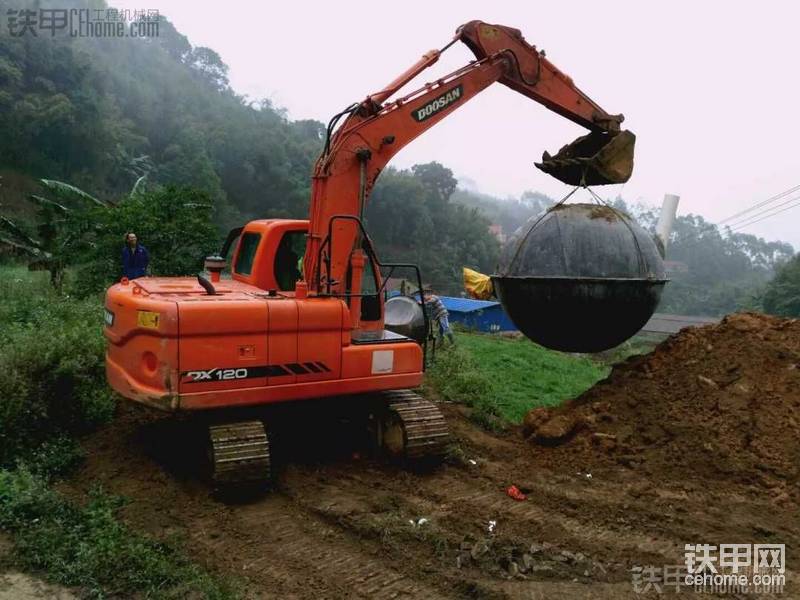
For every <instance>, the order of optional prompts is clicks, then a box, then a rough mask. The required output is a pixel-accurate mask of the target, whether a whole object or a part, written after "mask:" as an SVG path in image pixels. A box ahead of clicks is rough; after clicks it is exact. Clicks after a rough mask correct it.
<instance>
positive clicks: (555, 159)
mask: <svg viewBox="0 0 800 600" xmlns="http://www.w3.org/2000/svg"><path fill="white" fill-rule="evenodd" d="M635 143H636V136H635V135H634V134H633V133H631V132H630V131H627V130H625V131H620V132H619V133H605V132H596V131H593V132H592V133H590V134H588V135H584V136H582V137H579V138H578V139H577V140H575V141H574V142H572V143H571V144H567V145H566V146H564V147H563V148H561V150H559V151H558V154H556V155H555V156H550V154H549V153H547V152H545V153H544V154H543V155H542V162H540V163H536V166H537V167H538V168H539V169H541V170H542V171H544V172H545V173H547V174H548V175H552V176H553V177H555V178H556V179H558V180H559V181H563V182H564V183H566V184H568V185H582V186H587V185H607V184H611V183H625V182H626V181H628V179H630V177H631V173H632V172H633V146H634V144H635Z"/></svg>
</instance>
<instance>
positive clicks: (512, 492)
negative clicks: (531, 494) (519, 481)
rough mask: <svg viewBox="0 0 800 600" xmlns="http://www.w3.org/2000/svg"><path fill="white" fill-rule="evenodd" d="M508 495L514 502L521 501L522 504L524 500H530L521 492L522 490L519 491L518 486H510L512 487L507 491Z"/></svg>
mask: <svg viewBox="0 0 800 600" xmlns="http://www.w3.org/2000/svg"><path fill="white" fill-rule="evenodd" d="M506 494H508V495H509V496H510V497H512V498H513V499H514V500H519V501H520V502H521V501H522V500H527V499H528V497H527V496H526V495H525V494H523V493H522V492H521V491H520V489H519V488H518V487H517V486H515V485H512V486H510V487H509V488H508V489H507V490H506Z"/></svg>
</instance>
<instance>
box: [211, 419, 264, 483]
mask: <svg viewBox="0 0 800 600" xmlns="http://www.w3.org/2000/svg"><path fill="white" fill-rule="evenodd" d="M208 438H209V447H208V455H209V456H208V458H209V462H210V468H211V480H212V482H213V483H214V485H217V486H229V485H239V484H242V485H244V484H252V485H258V484H264V485H265V484H267V483H269V482H270V480H271V478H272V477H271V476H272V473H271V466H272V465H271V460H270V448H269V438H268V437H267V431H266V428H265V427H264V423H263V421H259V420H251V421H239V422H232V423H219V424H215V425H210V426H209V427H208Z"/></svg>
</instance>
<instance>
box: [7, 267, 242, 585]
mask: <svg viewBox="0 0 800 600" xmlns="http://www.w3.org/2000/svg"><path fill="white" fill-rule="evenodd" d="M0 297H2V298H3V302H2V303H0V373H3V376H2V377H0V529H2V530H4V531H6V532H8V533H9V534H10V535H11V536H12V538H13V541H14V556H13V560H14V562H15V563H16V564H18V565H19V566H20V567H22V568H24V569H27V570H30V571H35V572H39V573H42V574H43V576H44V577H45V578H46V579H48V580H49V581H52V582H56V583H60V584H63V585H68V586H78V587H80V588H82V590H81V591H82V593H84V594H85V595H88V596H90V597H94V598H103V597H122V596H124V597H131V596H133V597H144V598H187V597H189V598H212V599H216V598H231V597H236V596H237V594H236V590H235V589H234V588H232V587H231V586H230V585H229V584H227V583H226V582H223V581H221V580H219V579H218V578H216V577H214V576H213V575H211V574H209V573H208V572H206V571H205V570H204V569H202V568H200V567H199V566H197V565H195V564H193V563H192V562H191V561H190V560H189V559H188V557H187V556H186V555H185V554H184V553H183V552H182V551H181V550H180V549H179V547H178V545H177V544H173V543H162V542H158V541H155V540H153V539H151V538H149V537H147V536H145V535H141V534H139V533H137V532H135V531H133V530H131V529H130V528H129V527H128V526H127V525H126V524H125V523H123V522H122V521H121V520H120V519H119V518H118V517H117V514H116V513H117V510H118V509H119V508H120V507H121V506H122V504H123V503H124V501H123V500H122V499H120V498H115V497H111V496H108V495H106V494H103V493H101V492H96V493H93V494H91V496H90V497H89V499H88V502H87V503H86V505H85V506H76V505H75V504H73V503H70V502H69V501H67V500H66V499H65V498H63V497H62V496H61V495H60V494H58V493H57V492H56V491H54V490H53V489H52V487H51V485H50V482H51V480H52V479H53V478H54V477H57V476H63V475H65V474H66V473H68V472H69V471H70V470H71V469H73V468H74V467H75V466H77V465H78V464H80V462H81V460H82V453H81V450H80V447H79V445H78V443H77V442H76V436H79V435H81V434H85V433H88V432H90V431H92V430H93V429H95V428H97V427H98V426H100V425H102V424H103V423H106V422H108V421H109V420H110V419H111V418H112V416H113V413H114V407H115V401H114V397H113V395H112V393H111V391H110V389H109V387H108V385H107V384H106V381H105V364H104V351H105V342H104V339H103V335H102V323H103V319H102V302H101V301H100V298H99V297H96V296H95V297H90V298H85V299H75V298H70V297H69V296H65V295H61V294H58V293H56V292H55V291H53V289H52V288H51V286H50V285H49V282H48V275H47V273H40V272H37V273H30V272H28V271H27V269H24V268H18V267H0Z"/></svg>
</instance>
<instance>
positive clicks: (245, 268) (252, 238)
mask: <svg viewBox="0 0 800 600" xmlns="http://www.w3.org/2000/svg"><path fill="white" fill-rule="evenodd" d="M260 241H261V234H260V233H253V232H252V231H248V232H247V233H245V234H244V235H242V238H241V240H239V254H238V255H237V256H236V264H235V265H234V270H235V271H236V272H237V273H239V274H240V275H250V273H252V272H253V260H254V259H255V257H256V250H257V249H258V243H259V242H260Z"/></svg>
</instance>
